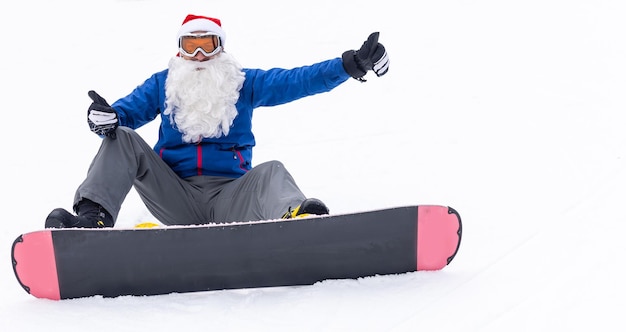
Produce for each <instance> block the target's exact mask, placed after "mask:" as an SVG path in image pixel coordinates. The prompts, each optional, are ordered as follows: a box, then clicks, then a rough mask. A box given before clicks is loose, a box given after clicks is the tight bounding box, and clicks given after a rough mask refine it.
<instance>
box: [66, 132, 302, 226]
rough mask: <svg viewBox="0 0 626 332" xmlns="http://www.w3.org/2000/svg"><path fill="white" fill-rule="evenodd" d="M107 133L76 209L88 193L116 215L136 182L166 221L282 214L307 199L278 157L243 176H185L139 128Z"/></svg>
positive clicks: (260, 217)
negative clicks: (153, 147)
mask: <svg viewBox="0 0 626 332" xmlns="http://www.w3.org/2000/svg"><path fill="white" fill-rule="evenodd" d="M116 134H117V138H116V139H111V138H108V137H107V138H104V139H103V140H102V145H101V146H100V150H99V151H98V153H97V154H96V156H95V158H94V159H93V161H92V163H91V166H90V167H89V171H88V173H87V178H86V179H85V181H84V182H83V183H82V184H81V185H80V186H79V187H78V189H77V190H76V195H75V197H74V208H75V207H76V205H77V204H78V202H79V201H80V200H81V199H83V198H87V199H90V200H92V201H94V202H96V203H98V204H100V205H102V207H104V208H105V209H106V210H107V211H108V212H109V213H110V214H111V215H112V216H113V219H114V220H116V219H117V216H118V214H119V212H120V208H121V206H122V203H123V201H124V199H125V198H126V195H127V194H128V192H129V191H130V189H131V188H132V186H133V185H134V186H135V189H136V190H137V193H138V194H139V196H140V197H141V199H142V200H143V202H144V204H145V205H146V207H147V208H148V210H149V211H150V213H152V215H153V216H154V217H156V218H157V219H158V220H159V221H160V222H162V223H163V224H165V225H191V224H206V223H213V222H215V223H222V222H231V221H253V220H264V219H277V218H280V217H281V216H282V215H283V214H284V213H285V212H287V210H288V209H289V208H290V207H292V208H295V207H296V206H298V205H299V204H300V203H302V201H303V200H304V199H305V198H306V197H305V196H304V194H303V193H302V192H301V191H300V189H299V188H298V186H297V185H296V183H295V181H294V179H293V177H292V176H291V175H290V174H289V172H288V171H287V170H286V169H285V167H284V166H283V164H282V163H280V162H278V161H269V162H265V163H263V164H260V165H258V166H256V167H254V168H252V170H250V171H248V173H246V174H244V175H243V176H241V177H239V178H228V177H219V176H193V177H189V178H185V179H182V178H180V177H179V176H178V175H177V174H176V173H174V171H172V169H171V168H170V167H169V166H168V165H167V164H166V163H165V162H164V161H163V160H162V159H161V158H160V157H159V156H158V155H157V154H156V153H155V152H154V150H153V149H152V147H150V146H149V145H148V144H147V143H146V142H145V141H144V140H143V139H142V138H141V136H139V134H137V133H136V132H135V131H134V130H132V129H130V128H126V127H118V128H117V130H116Z"/></svg>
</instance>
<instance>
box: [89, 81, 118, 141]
mask: <svg viewBox="0 0 626 332" xmlns="http://www.w3.org/2000/svg"><path fill="white" fill-rule="evenodd" d="M88 94H89V98H91V100H92V101H93V102H92V103H91V105H90V106H89V109H88V110H87V123H88V124H89V129H91V131H93V132H94V133H96V134H98V135H99V136H101V137H104V136H108V137H110V138H112V139H115V137H116V136H115V129H117V127H118V125H119V121H118V118H117V112H115V110H114V109H113V108H112V107H111V106H110V105H109V103H107V101H106V100H105V99H104V98H102V97H100V95H99V94H98V93H96V92H95V91H93V90H91V91H89V93H88Z"/></svg>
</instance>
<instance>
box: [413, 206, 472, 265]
mask: <svg viewBox="0 0 626 332" xmlns="http://www.w3.org/2000/svg"><path fill="white" fill-rule="evenodd" d="M460 241H461V219H460V217H459V215H458V213H457V212H456V211H455V210H454V209H452V208H450V207H446V206H430V205H423V206H419V207H418V210H417V270H418V271H421V270H440V269H442V268H444V267H445V266H446V265H448V263H450V261H452V258H454V255H456V252H457V250H458V249H459V244H460Z"/></svg>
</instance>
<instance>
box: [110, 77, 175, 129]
mask: <svg viewBox="0 0 626 332" xmlns="http://www.w3.org/2000/svg"><path fill="white" fill-rule="evenodd" d="M166 77H167V70H165V71H162V72H159V73H156V74H154V75H152V76H151V77H150V78H148V79H147V80H146V81H145V82H144V83H143V84H141V85H139V86H137V87H136V88H135V89H134V90H133V91H132V92H131V93H130V94H129V95H128V96H126V97H124V98H121V99H119V100H118V101H116V102H115V103H113V105H111V106H112V107H113V108H114V109H115V111H117V113H118V117H119V119H120V125H121V126H125V127H130V128H133V129H137V128H139V127H141V126H143V125H145V124H146V123H148V122H150V121H152V120H154V119H155V118H156V117H157V116H158V115H159V114H160V113H161V112H162V111H163V110H162V109H161V108H162V107H163V105H164V100H165V96H164V94H165V92H164V88H163V87H164V86H165V78H166Z"/></svg>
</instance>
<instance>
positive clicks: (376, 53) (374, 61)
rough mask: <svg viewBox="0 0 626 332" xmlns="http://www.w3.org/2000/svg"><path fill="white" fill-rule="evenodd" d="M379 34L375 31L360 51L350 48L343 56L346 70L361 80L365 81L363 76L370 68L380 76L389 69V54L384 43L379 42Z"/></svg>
mask: <svg viewBox="0 0 626 332" xmlns="http://www.w3.org/2000/svg"><path fill="white" fill-rule="evenodd" d="M378 35H379V33H378V32H373V33H372V34H370V35H369V37H368V38H367V40H366V41H365V42H364V43H363V45H362V46H361V48H360V49H359V50H358V51H355V50H349V51H346V52H344V53H343V54H342V56H341V59H342V60H343V67H344V69H345V70H346V72H347V73H348V74H350V76H352V77H353V78H355V79H357V80H359V81H361V82H365V79H363V76H365V74H367V72H368V71H369V70H372V71H373V72H374V73H375V74H376V76H378V77H380V76H383V75H385V74H386V73H387V71H388V70H389V56H388V55H387V51H385V47H384V46H383V44H381V43H379V42H378Z"/></svg>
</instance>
